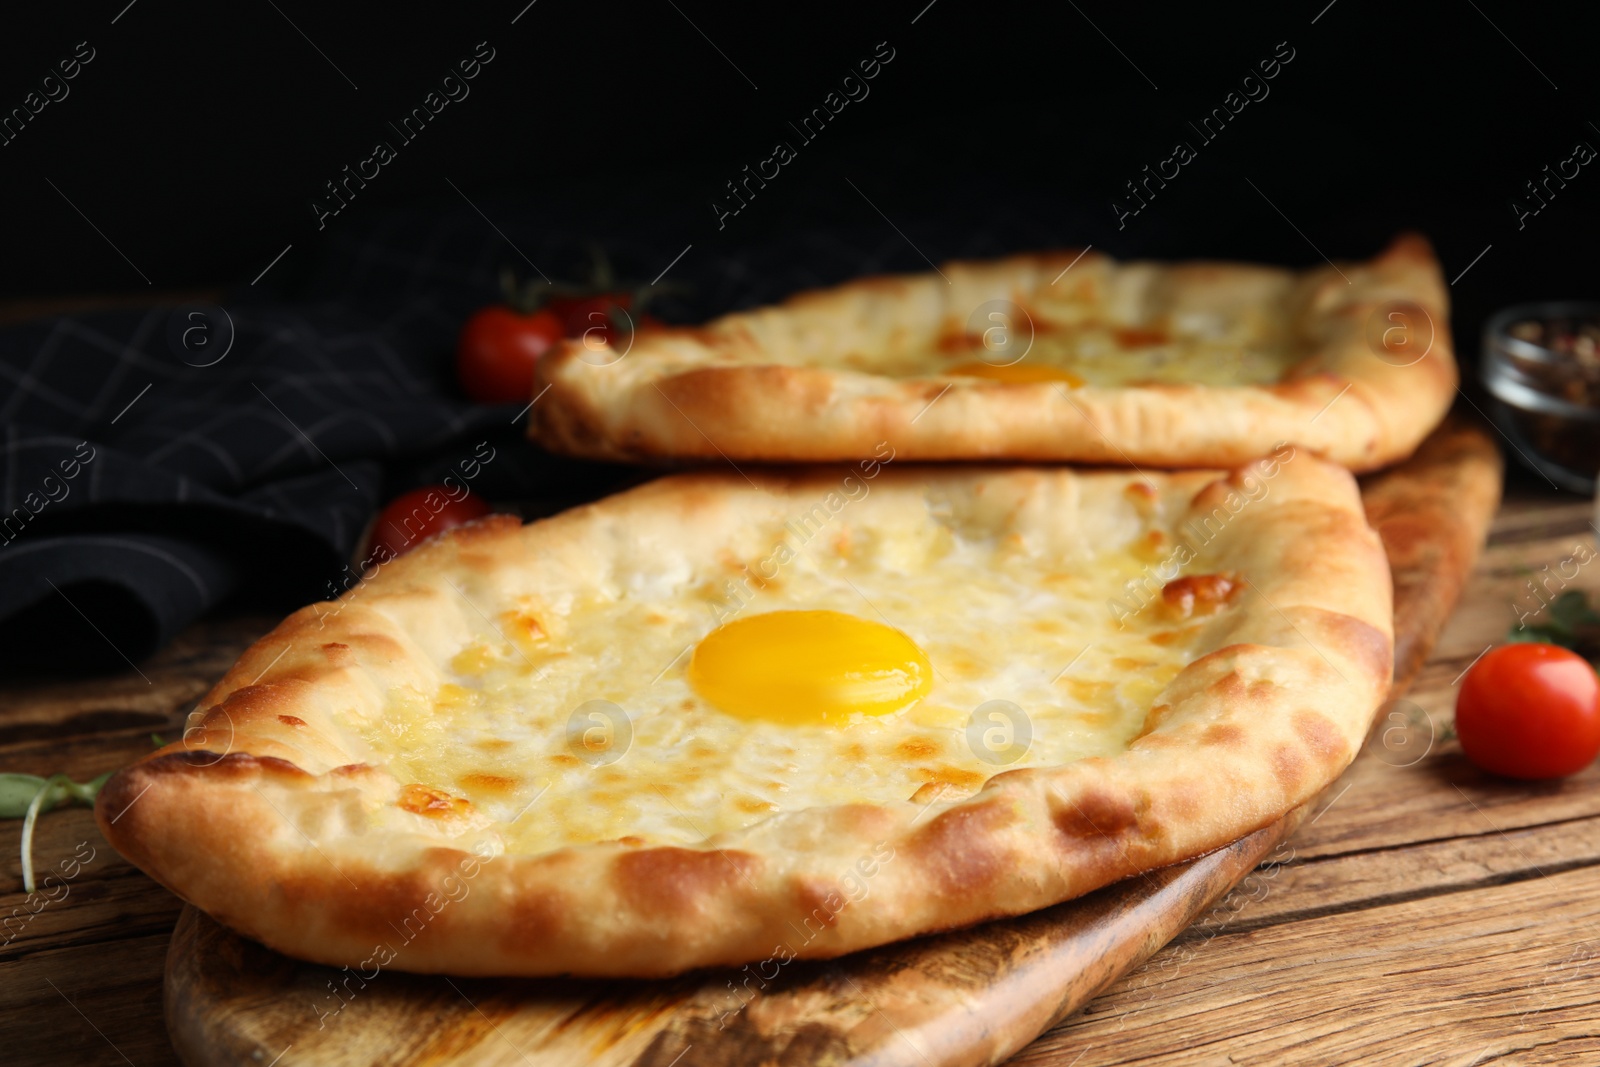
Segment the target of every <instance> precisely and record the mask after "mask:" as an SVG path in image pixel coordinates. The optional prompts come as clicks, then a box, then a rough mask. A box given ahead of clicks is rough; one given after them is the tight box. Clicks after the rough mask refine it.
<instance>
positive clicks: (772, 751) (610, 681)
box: [349, 504, 1198, 852]
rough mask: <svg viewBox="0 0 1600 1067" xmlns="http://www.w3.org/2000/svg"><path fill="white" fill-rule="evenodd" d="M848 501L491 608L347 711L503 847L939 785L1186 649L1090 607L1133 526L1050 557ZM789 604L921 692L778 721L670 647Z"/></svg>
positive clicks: (1187, 638)
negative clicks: (608, 583) (802, 522)
mask: <svg viewBox="0 0 1600 1067" xmlns="http://www.w3.org/2000/svg"><path fill="white" fill-rule="evenodd" d="M848 518H849V516H848V514H846V515H844V516H842V517H841V520H840V522H841V525H840V527H839V530H838V532H837V534H838V535H837V536H833V537H829V538H821V537H818V538H815V539H813V540H811V541H810V542H809V543H807V544H805V545H803V546H800V547H799V551H798V554H797V555H796V556H795V557H794V558H793V559H789V560H788V561H787V562H786V563H785V564H784V565H783V566H782V567H781V568H779V569H778V572H777V573H776V574H775V575H773V576H772V577H771V578H770V579H769V580H765V581H759V582H758V581H754V580H752V581H750V582H748V584H747V585H744V586H742V587H739V586H737V585H735V586H733V587H730V586H729V585H728V583H727V579H728V577H729V572H728V571H727V570H725V569H718V570H717V571H716V573H714V574H694V573H680V574H676V575H673V576H672V577H670V578H666V579H663V580H662V581H660V582H656V583H654V584H652V585H651V586H649V587H648V588H639V587H622V588H618V589H615V590H611V591H609V592H607V593H604V594H602V593H601V592H595V593H593V594H591V596H590V599H588V600H587V601H585V602H581V603H574V604H571V605H570V606H569V607H570V610H569V613H568V614H566V615H565V616H564V617H563V618H562V619H560V620H553V619H547V620H539V619H537V618H533V617H531V616H527V615H526V613H518V612H507V613H504V614H503V615H502V616H501V618H500V619H499V620H498V622H496V623H495V624H494V625H493V626H492V627H491V626H490V625H489V624H488V623H487V622H486V623H485V625H484V626H483V628H482V632H481V633H480V634H479V636H478V637H477V638H476V639H475V640H474V641H472V642H471V643H469V644H467V645H466V646H465V647H463V648H462V649H460V651H459V652H457V653H456V654H455V655H454V656H453V657H452V658H451V659H450V660H449V662H448V673H449V674H450V675H451V676H452V680H451V681H450V682H449V683H447V684H445V685H444V686H442V687H441V688H440V690H439V691H438V692H436V693H420V692H414V691H410V690H402V691H397V692H394V693H392V694H391V696H390V700H389V706H388V707H387V708H386V709H385V714H384V716H383V717H382V718H381V719H379V720H377V721H369V722H366V723H352V724H349V725H350V726H351V728H352V729H355V730H357V731H359V732H360V733H361V734H362V736H363V737H364V738H365V740H366V742H367V743H368V744H369V745H370V746H371V748H372V749H373V750H374V754H375V755H376V756H377V757H378V758H380V759H383V760H384V761H385V762H386V763H387V764H388V766H390V767H391V769H393V770H394V772H395V773H396V774H397V776H399V777H400V778H401V780H402V782H405V783H407V784H414V785H419V786H427V787H429V788H431V789H434V790H442V791H443V792H445V793H448V794H450V795H452V796H461V797H466V798H467V799H468V800H470V801H471V803H472V804H473V805H474V806H475V807H476V808H477V809H478V810H479V811H481V812H483V813H485V814H487V815H488V816H490V817H491V818H493V819H495V820H497V821H498V822H499V823H501V824H502V832H503V833H504V835H505V837H506V841H507V845H508V847H510V848H511V849H513V850H515V851H528V852H532V851H543V850H546V849H550V848H555V847H560V846H563V845H575V844H583V843H588V842H597V841H606V840H616V839H622V838H626V839H628V840H630V841H644V842H650V843H682V844H688V843H693V842H698V841H702V840H704V839H706V838H707V837H710V836H713V835H715V834H717V833H721V832H724V831H729V830H733V829H737V828H740V827H744V826H748V825H750V824H752V823H754V822H756V821H758V820H760V819H764V818H767V817H768V816H771V815H773V814H775V813H778V812H784V811H794V810H797V809H801V808H808V807H815V806H821V805H832V804H843V803H851V802H869V803H884V802H893V801H904V800H907V799H910V798H911V797H912V796H913V794H916V795H917V799H918V800H919V801H924V800H932V799H944V800H954V799H959V798H960V797H961V796H965V795H967V794H970V793H971V792H973V791H975V790H976V789H978V788H979V787H980V786H981V785H982V783H983V782H984V781H986V780H987V779H988V778H989V777H990V776H991V775H993V774H996V773H999V772H1000V771H1003V770H1008V769H1013V768H1017V767H1029V766H1041V765H1051V764H1061V763H1066V762H1069V761H1072V760H1077V759H1083V758H1085V757H1089V756H1107V755H1112V754H1114V753H1117V752H1119V751H1121V750H1122V749H1124V748H1125V747H1126V746H1127V744H1128V743H1129V742H1130V741H1131V740H1132V739H1133V738H1135V737H1136V736H1138V735H1139V734H1140V733H1141V732H1142V730H1143V729H1144V727H1145V719H1146V715H1147V713H1148V711H1149V709H1150V707H1151V704H1152V702H1153V701H1154V700H1155V698H1156V696H1157V694H1158V693H1159V692H1160V691H1161V690H1162V688H1163V687H1164V686H1165V685H1166V684H1167V682H1169V681H1170V680H1171V679H1172V678H1173V677H1174V676H1175V675H1176V674H1177V673H1178V671H1179V670H1181V669H1182V667H1183V666H1184V665H1185V664H1187V663H1188V662H1189V660H1190V659H1191V658H1192V653H1191V649H1192V646H1193V642H1194V639H1195V633H1194V631H1195V630H1196V629H1198V628H1197V627H1193V626H1190V627H1181V626H1178V625H1177V624H1174V623H1173V622H1172V621H1171V619H1170V618H1168V617H1166V616H1164V615H1163V614H1162V613H1161V612H1160V611H1157V610H1152V611H1145V612H1140V613H1138V614H1137V615H1134V616H1133V617H1131V618H1128V619H1126V620H1125V624H1124V625H1123V626H1122V627H1121V628H1119V627H1118V625H1117V623H1116V621H1115V620H1114V618H1113V615H1112V613H1111V611H1110V610H1108V603H1109V602H1111V601H1113V600H1117V599H1119V598H1122V597H1123V596H1124V595H1125V594H1124V583H1126V582H1127V581H1128V580H1129V579H1132V578H1138V577H1140V576H1141V575H1145V574H1147V566H1148V563H1149V559H1148V558H1147V557H1149V556H1150V554H1151V549H1150V545H1149V544H1148V543H1147V542H1149V541H1150V540H1151V538H1150V537H1149V536H1146V537H1144V538H1142V539H1138V538H1136V539H1135V540H1133V541H1130V542H1129V543H1128V544H1127V545H1125V546H1123V547H1120V548H1115V549H1107V550H1105V551H1102V552H1101V554H1100V555H1098V556H1097V557H1091V556H1089V555H1088V554H1087V553H1085V554H1083V555H1081V556H1080V562H1079V563H1077V564H1076V565H1073V566H1070V567H1066V566H1063V564H1062V561H1061V560H1060V559H1058V558H1054V556H1053V555H1052V554H1050V553H1045V552H1035V551H1031V550H1030V546H1029V545H1028V544H1026V543H1024V542H1023V541H1022V540H1021V539H1020V538H1018V537H1017V536H1016V535H1014V534H1009V535H1008V534H1005V533H1004V532H1003V531H1001V532H996V531H989V532H988V533H987V534H985V531H984V530H982V529H981V528H978V527H977V526H975V525H974V524H971V523H967V524H963V522H962V521H961V517H960V516H959V515H952V514H949V513H948V512H946V513H944V514H942V515H941V513H940V511H939V509H938V507H936V506H934V505H931V504H930V507H929V518H930V520H931V521H928V522H926V523H925V524H924V526H925V530H924V531H923V533H922V534H920V535H918V536H913V537H906V536H898V535H897V536H884V535H883V534H882V532H881V531H874V530H871V529H862V528H856V527H852V526H850V525H849V523H848ZM903 532H904V531H901V533H902V534H903ZM771 533H772V537H773V540H774V541H777V540H778V539H780V538H781V537H782V532H781V531H779V530H773V531H772V532H771ZM730 588H734V589H736V590H737V593H736V594H735V595H730V592H729V590H730ZM793 609H803V610H807V611H832V612H840V613H844V614H846V615H849V616H853V617H856V618H859V619H862V620H867V621H869V622H872V623H875V624H877V623H881V624H884V625H887V626H892V627H893V628H894V629H896V630H899V631H901V632H902V633H903V634H904V635H906V636H907V637H909V638H910V640H911V641H914V642H915V644H916V646H917V647H919V648H920V649H922V650H924V651H925V652H926V655H927V660H928V663H929V666H930V668H931V680H930V683H929V684H928V685H927V686H926V687H925V689H924V690H919V693H921V694H923V695H921V699H918V700H916V701H915V702H914V703H912V704H911V705H910V706H909V707H907V708H905V709H904V710H899V711H895V712H893V713H891V714H883V715H868V714H863V713H861V712H857V713H855V714H854V715H851V716H849V717H847V718H844V719H841V720H839V721H836V722H835V721H830V722H827V723H819V722H799V723H796V722H780V721H773V720H772V719H770V718H761V717H750V716H736V715H733V714H728V713H727V712H724V711H720V710H717V709H716V708H715V707H713V706H712V705H711V704H709V703H708V702H707V701H706V700H705V699H703V698H702V697H701V696H700V695H699V694H698V693H697V692H696V690H695V688H694V687H693V686H692V685H691V684H690V678H689V671H688V665H689V662H690V659H691V654H692V651H693V650H694V648H695V647H696V645H697V644H699V643H700V642H701V641H702V640H703V639H704V638H705V637H706V636H707V635H708V634H709V633H711V632H712V631H714V630H715V629H716V628H717V627H718V626H719V625H721V624H725V623H729V622H731V621H734V620H739V619H748V618H753V617H755V616H757V615H758V614H759V613H762V612H771V611H784V610H793ZM996 702H1000V703H996ZM980 709H982V710H980ZM975 719H976V721H974V720H975ZM1024 746H1025V750H1024ZM919 791H920V792H919ZM419 795H421V794H419Z"/></svg>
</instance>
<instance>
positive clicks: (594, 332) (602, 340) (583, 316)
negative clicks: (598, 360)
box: [565, 293, 633, 348]
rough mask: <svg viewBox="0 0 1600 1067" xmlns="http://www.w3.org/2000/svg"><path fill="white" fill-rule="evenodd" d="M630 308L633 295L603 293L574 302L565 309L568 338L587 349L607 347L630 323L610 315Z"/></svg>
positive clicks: (621, 316) (621, 317)
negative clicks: (575, 340)
mask: <svg viewBox="0 0 1600 1067" xmlns="http://www.w3.org/2000/svg"><path fill="white" fill-rule="evenodd" d="M632 304H633V294H632V293H602V294H601V295H599V296H588V297H584V298H583V299H581V300H574V301H572V302H570V303H568V304H567V305H566V316H565V325H566V331H567V336H568V337H572V338H576V339H578V340H581V341H582V342H583V343H584V344H585V345H587V346H588V347H589V348H599V347H600V346H601V345H602V344H607V345H609V344H611V343H612V341H613V339H615V338H616V336H617V335H618V334H619V332H621V331H626V330H627V329H628V322H629V321H630V320H629V318H628V316H627V315H623V314H613V309H615V308H621V309H622V310H623V311H627V310H628V308H629V307H631V306H632ZM619 322H620V323H621V330H620V331H619V329H618V323H619Z"/></svg>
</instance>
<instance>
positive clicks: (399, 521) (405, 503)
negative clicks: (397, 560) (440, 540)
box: [368, 485, 489, 563]
mask: <svg viewBox="0 0 1600 1067" xmlns="http://www.w3.org/2000/svg"><path fill="white" fill-rule="evenodd" d="M459 492H461V489H460V488H459V487H457V488H455V489H452V488H450V487H448V486H443V485H425V486H423V487H422V488H421V489H413V490H411V492H409V493H402V494H400V495H399V496H397V497H395V498H394V499H393V500H391V501H389V506H388V507H386V508H384V509H383V510H382V511H381V512H379V513H378V521H377V522H376V523H375V524H374V525H373V527H372V546H371V548H370V549H369V550H368V555H369V556H370V557H371V558H372V559H374V560H376V561H378V562H381V563H386V562H388V561H389V560H391V559H393V558H394V557H396V556H398V555H400V554H401V553H404V552H409V551H410V550H411V549H413V548H416V547H417V545H419V544H421V543H422V542H423V541H426V540H427V539H428V538H430V537H432V536H433V535H434V534H438V533H443V532H444V531H446V530H448V529H450V528H451V527H452V526H460V525H462V524H464V523H468V522H471V521H472V520H473V519H481V518H483V517H484V516H485V515H487V514H489V505H488V504H487V503H485V502H484V499H483V497H481V496H477V495H476V494H471V493H469V494H468V495H467V496H464V497H461V498H460V499H459V500H457V499H452V497H451V494H452V493H459Z"/></svg>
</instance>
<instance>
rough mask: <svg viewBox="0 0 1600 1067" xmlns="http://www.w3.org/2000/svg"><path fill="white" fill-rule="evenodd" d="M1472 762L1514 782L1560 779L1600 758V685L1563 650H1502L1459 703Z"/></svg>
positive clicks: (1471, 675) (1459, 731)
mask: <svg viewBox="0 0 1600 1067" xmlns="http://www.w3.org/2000/svg"><path fill="white" fill-rule="evenodd" d="M1456 735H1457V736H1458V737H1459V738H1460V739H1461V750H1462V751H1463V752H1465V753H1466V754H1467V758H1468V759H1470V760H1471V761H1472V762H1473V763H1476V764H1477V765H1478V766H1479V767H1482V768H1483V769H1484V770H1486V771H1492V772H1494V773H1495V774H1504V775H1507V776H1508V777H1511V778H1560V777H1562V776H1563V775H1568V774H1574V773H1576V772H1578V771H1581V770H1583V768H1585V767H1587V766H1588V765H1589V762H1590V761H1591V760H1593V759H1594V757H1595V755H1596V754H1597V753H1600V679H1597V678H1596V677H1595V673H1594V668H1593V667H1591V666H1589V664H1588V663H1587V662H1586V661H1585V660H1584V659H1583V657H1582V656H1579V655H1578V654H1577V653H1575V652H1570V651H1568V650H1567V649H1564V648H1558V647H1557V646H1555V645H1536V644H1526V645H1523V644H1518V645H1502V646H1500V647H1499V648H1497V649H1494V650H1493V651H1491V652H1488V653H1486V654H1485V655H1484V657H1483V658H1482V659H1480V660H1479V661H1478V662H1477V663H1476V664H1474V665H1473V667H1472V669H1471V670H1470V671H1468V672H1467V677H1466V680H1465V681H1463V682H1462V683H1461V692H1460V694H1458V695H1457V697H1456Z"/></svg>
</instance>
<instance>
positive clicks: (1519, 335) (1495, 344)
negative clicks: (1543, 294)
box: [1480, 300, 1600, 495]
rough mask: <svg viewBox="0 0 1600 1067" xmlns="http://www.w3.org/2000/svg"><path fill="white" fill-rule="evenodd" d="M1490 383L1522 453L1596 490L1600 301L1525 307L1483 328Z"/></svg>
mask: <svg viewBox="0 0 1600 1067" xmlns="http://www.w3.org/2000/svg"><path fill="white" fill-rule="evenodd" d="M1480 372H1481V374H1482V376H1483V385H1484V388H1485V389H1487V390H1488V391H1489V395H1490V396H1491V397H1492V398H1493V400H1492V407H1493V412H1492V414H1493V417H1494V420H1495V423H1496V424H1497V425H1498V426H1499V427H1500V429H1501V430H1502V431H1503V432H1504V433H1505V435H1506V437H1508V438H1509V439H1510V440H1511V442H1512V443H1513V444H1514V445H1516V451H1517V452H1519V453H1520V454H1521V455H1520V458H1521V459H1522V460H1523V461H1524V462H1525V463H1526V464H1528V465H1530V466H1532V467H1533V469H1534V470H1536V471H1538V472H1539V473H1540V474H1542V475H1544V476H1545V477H1546V478H1549V479H1550V480H1551V481H1553V482H1555V483H1556V484H1557V485H1559V486H1561V487H1562V488H1564V489H1570V490H1572V491H1573V492H1578V493H1584V494H1586V495H1592V494H1593V493H1594V492H1595V484H1596V477H1597V475H1600V302H1596V301H1583V300H1553V301H1547V302H1544V303H1537V304H1518V305H1517V306H1516V307H1509V308H1506V309H1505V310H1504V311H1501V312H1499V313H1498V314H1496V315H1494V316H1493V317H1492V318H1490V319H1489V321H1488V323H1487V324H1486V325H1485V326H1484V328H1483V360H1482V365H1481V368H1480Z"/></svg>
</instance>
